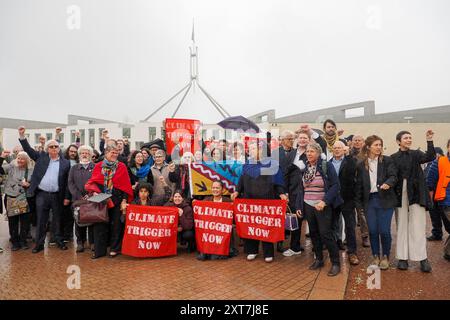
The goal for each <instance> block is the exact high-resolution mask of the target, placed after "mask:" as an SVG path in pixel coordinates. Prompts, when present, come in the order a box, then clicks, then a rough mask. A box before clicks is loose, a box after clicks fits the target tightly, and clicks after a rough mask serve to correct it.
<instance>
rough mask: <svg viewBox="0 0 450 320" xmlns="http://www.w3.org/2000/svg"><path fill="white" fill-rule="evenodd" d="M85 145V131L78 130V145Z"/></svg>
mask: <svg viewBox="0 0 450 320" xmlns="http://www.w3.org/2000/svg"><path fill="white" fill-rule="evenodd" d="M85 143H86V130H84V129H81V130H80V144H82V145H83V144H85Z"/></svg>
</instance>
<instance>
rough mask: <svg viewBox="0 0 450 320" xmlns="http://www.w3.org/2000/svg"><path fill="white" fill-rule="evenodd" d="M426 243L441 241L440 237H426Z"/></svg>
mask: <svg viewBox="0 0 450 320" xmlns="http://www.w3.org/2000/svg"><path fill="white" fill-rule="evenodd" d="M427 240H428V241H442V236H441V237H436V236H435V235H434V234H432V235H431V236H429V237H427Z"/></svg>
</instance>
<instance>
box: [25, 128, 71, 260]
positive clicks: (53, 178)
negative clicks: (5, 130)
mask: <svg viewBox="0 0 450 320" xmlns="http://www.w3.org/2000/svg"><path fill="white" fill-rule="evenodd" d="M19 142H20V144H21V145H22V147H23V150H24V151H25V152H26V153H27V154H28V155H29V156H30V158H31V159H33V160H34V161H35V162H36V165H35V168H34V171H33V176H32V177H31V183H30V187H29V188H28V190H27V193H28V195H29V196H36V217H37V225H36V237H35V238H36V246H35V247H34V249H33V253H38V252H40V251H42V250H44V243H45V237H46V234H47V224H48V220H49V216H50V210H52V214H53V218H52V219H54V221H53V223H52V229H53V230H52V232H53V235H54V237H55V240H56V243H57V245H58V246H59V248H60V249H61V250H67V247H66V245H65V244H64V241H63V236H62V225H61V215H62V210H63V205H66V204H68V203H69V202H70V201H69V200H68V199H70V197H69V191H68V188H67V180H68V174H69V170H70V162H69V161H68V160H66V159H64V157H62V156H61V155H62V154H61V150H60V146H59V143H58V141H56V140H49V141H47V143H46V145H45V151H41V152H38V151H36V150H34V149H33V148H32V147H31V146H30V144H29V143H28V141H27V139H26V137H25V127H23V126H22V127H19Z"/></svg>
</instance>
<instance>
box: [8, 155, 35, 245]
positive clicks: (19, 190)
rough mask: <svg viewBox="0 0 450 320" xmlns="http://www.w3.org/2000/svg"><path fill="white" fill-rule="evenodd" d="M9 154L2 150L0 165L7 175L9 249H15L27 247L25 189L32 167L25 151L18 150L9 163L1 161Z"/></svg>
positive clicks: (27, 209)
mask: <svg viewBox="0 0 450 320" xmlns="http://www.w3.org/2000/svg"><path fill="white" fill-rule="evenodd" d="M9 155H10V152H9V151H3V152H2V154H1V156H0V166H1V167H2V168H3V170H4V171H5V173H6V174H7V175H8V178H7V180H6V182H5V197H6V199H7V202H6V203H7V205H6V212H7V215H8V224H9V234H10V236H11V242H12V249H11V250H12V251H17V250H19V249H21V248H23V249H28V248H29V246H28V244H27V235H28V232H29V231H30V222H31V220H30V219H31V214H30V210H29V205H28V201H27V197H26V190H27V188H28V187H29V186H30V182H29V181H30V180H31V175H32V174H33V169H34V167H33V165H32V163H31V159H30V157H29V156H28V154H27V153H26V152H23V151H20V152H19V153H18V154H17V158H16V159H15V160H13V161H12V162H11V163H6V162H5V163H3V162H4V160H5V159H6V158H7V157H8V156H9Z"/></svg>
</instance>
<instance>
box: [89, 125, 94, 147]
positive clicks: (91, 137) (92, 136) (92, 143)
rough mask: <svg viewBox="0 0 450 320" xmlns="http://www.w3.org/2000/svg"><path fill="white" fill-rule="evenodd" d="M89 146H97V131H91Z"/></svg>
mask: <svg viewBox="0 0 450 320" xmlns="http://www.w3.org/2000/svg"><path fill="white" fill-rule="evenodd" d="M89 145H90V146H91V147H92V148H94V146H95V129H89Z"/></svg>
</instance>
